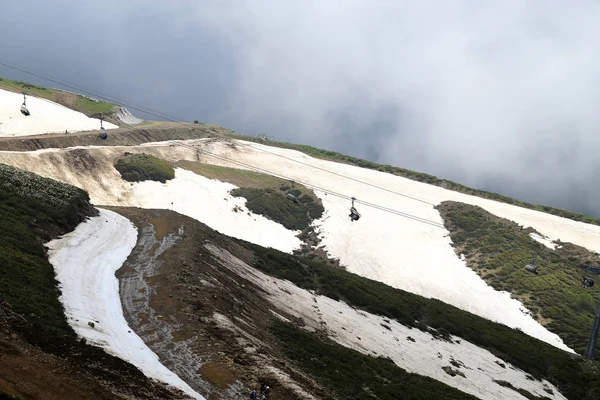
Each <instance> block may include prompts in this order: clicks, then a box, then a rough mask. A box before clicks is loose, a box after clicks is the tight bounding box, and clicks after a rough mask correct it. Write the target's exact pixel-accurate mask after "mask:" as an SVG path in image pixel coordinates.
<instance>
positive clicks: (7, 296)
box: [0, 164, 95, 336]
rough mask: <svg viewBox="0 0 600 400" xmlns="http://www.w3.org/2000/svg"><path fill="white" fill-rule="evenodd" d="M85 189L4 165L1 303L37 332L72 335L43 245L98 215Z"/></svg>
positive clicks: (0, 183)
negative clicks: (88, 217)
mask: <svg viewBox="0 0 600 400" xmlns="http://www.w3.org/2000/svg"><path fill="white" fill-rule="evenodd" d="M88 201H89V198H88V194H87V193H86V192H84V191H83V190H81V189H78V188H75V187H73V186H69V185H66V184H63V183H59V182H56V181H53V180H51V179H46V178H42V177H39V176H37V175H34V174H31V173H28V172H25V171H21V170H18V169H16V168H13V167H10V166H7V165H4V164H0V266H1V268H0V303H5V304H8V306H9V307H10V308H11V309H12V310H13V311H14V312H16V313H17V314H19V315H22V316H24V318H25V319H27V320H28V321H29V322H30V323H31V324H33V325H34V326H36V327H37V328H36V329H40V330H42V331H44V330H48V331H51V332H54V333H58V334H61V335H67V336H70V335H73V332H72V330H71V328H70V327H69V326H68V325H67V321H66V320H65V316H64V313H63V308H62V305H61V304H60V303H59V301H58V296H59V291H58V289H57V287H56V284H57V282H56V280H55V278H54V269H53V267H52V265H51V264H50V263H49V262H48V260H47V257H46V252H45V249H44V247H43V242H44V241H46V240H49V239H50V238H51V237H52V236H55V235H58V234H62V233H65V232H68V231H70V230H72V229H73V228H74V227H75V226H76V225H77V224H78V223H79V222H81V221H82V220H83V219H84V218H85V217H86V216H87V215H92V214H94V213H95V210H94V209H93V208H92V207H91V205H90V204H89V202H88Z"/></svg>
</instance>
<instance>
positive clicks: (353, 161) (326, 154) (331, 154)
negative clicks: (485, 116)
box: [230, 132, 600, 225]
mask: <svg viewBox="0 0 600 400" xmlns="http://www.w3.org/2000/svg"><path fill="white" fill-rule="evenodd" d="M230 134H231V135H235V136H236V137H237V138H240V139H242V140H246V141H249V142H256V143H264V140H263V139H261V138H257V137H254V136H245V135H239V134H236V133H234V132H230ZM268 144H269V146H274V147H280V148H285V149H291V150H297V151H301V152H303V153H305V154H308V155H310V156H312V157H315V158H320V159H324V160H330V161H336V162H340V163H344V164H350V165H355V166H357V167H361V168H368V169H373V170H376V171H380V172H387V173H390V174H393V175H398V176H402V177H404V178H408V179H412V180H415V181H418V182H423V183H428V184H430V185H435V186H440V187H443V188H445V189H448V190H453V191H455V192H460V193H465V194H470V195H473V196H478V197H482V198H486V199H491V200H495V201H499V202H502V203H507V204H513V205H515V206H519V207H524V208H528V209H531V210H536V211H541V212H545V213H548V214H552V215H557V216H559V217H564V218H568V219H571V220H574V221H580V222H585V223H588V224H594V225H600V218H594V217H589V216H587V215H583V214H580V213H575V212H571V211H567V210H562V209H560V208H555V207H549V206H543V205H536V204H531V203H527V202H524V201H519V200H515V199H512V198H510V197H507V196H503V195H501V194H497V193H492V192H488V191H485V190H479V189H473V188H470V187H468V186H465V185H461V184H460V183H456V182H453V181H450V180H447V179H441V178H438V177H436V176H433V175H429V174H425V173H422V172H416V171H411V170H409V169H405V168H400V167H394V166H392V165H383V164H377V163H374V162H372V161H369V160H364V159H361V158H357V157H352V156H347V155H345V154H342V153H338V152H336V151H329V150H323V149H318V148H316V147H312V146H307V145H302V144H295V143H286V142H277V141H274V140H270V141H269V142H268Z"/></svg>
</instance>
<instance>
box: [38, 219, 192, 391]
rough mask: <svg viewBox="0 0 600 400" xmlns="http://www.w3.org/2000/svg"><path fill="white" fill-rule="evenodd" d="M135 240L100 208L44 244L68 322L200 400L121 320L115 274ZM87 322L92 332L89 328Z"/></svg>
mask: <svg viewBox="0 0 600 400" xmlns="http://www.w3.org/2000/svg"><path fill="white" fill-rule="evenodd" d="M136 240H137V230H136V228H135V227H134V225H133V224H132V223H131V222H130V221H129V220H128V219H127V218H125V217H122V216H120V215H119V214H117V213H114V212H112V211H108V210H102V209H100V215H99V216H97V217H92V218H90V219H88V220H87V221H85V222H83V223H81V224H79V225H78V226H77V228H76V229H75V230H74V231H73V232H70V233H68V234H66V235H64V236H62V237H61V238H59V239H55V240H52V241H50V242H48V243H47V244H46V247H48V249H49V251H48V254H49V260H50V262H51V263H52V265H53V266H54V269H55V271H56V274H57V280H58V281H59V283H60V288H61V291H62V296H61V298H60V300H61V302H62V304H63V305H64V307H65V313H66V316H67V320H68V322H69V324H70V325H71V326H72V327H73V329H74V330H75V332H76V333H77V334H78V335H79V336H80V337H83V338H85V339H86V340H87V341H88V342H89V343H92V344H94V345H96V346H100V347H102V348H104V349H105V351H107V352H108V353H110V354H113V355H115V356H117V357H120V358H122V359H123V360H126V361H128V362H130V363H131V364H133V365H135V366H136V367H138V368H139V369H141V370H142V371H143V372H144V374H145V375H146V376H148V377H150V378H154V379H157V380H159V381H162V382H165V383H167V384H169V385H171V386H173V387H175V388H178V389H180V390H182V391H183V392H184V393H186V394H187V395H189V396H191V397H192V398H194V399H202V400H203V399H204V397H202V396H200V395H199V394H198V393H196V392H195V391H194V390H193V389H192V388H190V387H189V386H188V385H187V384H186V383H185V382H183V381H182V380H181V379H180V378H179V377H178V376H177V375H175V374H174V373H172V372H171V371H169V370H168V369H167V368H166V367H165V366H164V365H162V364H161V363H160V361H159V359H158V356H157V355H156V354H154V353H153V352H152V351H151V350H150V349H149V348H148V347H147V346H146V344H145V343H144V342H143V341H142V339H141V338H140V337H139V336H138V335H136V334H135V332H134V331H133V330H132V329H131V328H130V327H129V326H128V325H127V321H126V320H125V317H124V316H123V311H122V308H121V299H120V297H119V282H118V281H117V278H116V276H115V272H116V271H117V270H118V269H119V268H120V267H121V266H122V265H123V263H124V262H125V260H126V259H127V257H128V256H129V254H130V253H131V250H132V249H133V247H134V246H135V243H136ZM90 322H91V323H93V324H94V326H93V327H92V326H90V325H88V323H90Z"/></svg>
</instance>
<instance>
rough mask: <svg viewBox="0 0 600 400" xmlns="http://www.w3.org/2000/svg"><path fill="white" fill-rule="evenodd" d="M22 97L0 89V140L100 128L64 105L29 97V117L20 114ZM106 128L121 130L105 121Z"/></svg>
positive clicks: (93, 120) (97, 124) (98, 122)
mask: <svg viewBox="0 0 600 400" xmlns="http://www.w3.org/2000/svg"><path fill="white" fill-rule="evenodd" d="M21 104H23V95H22V94H18V93H13V92H9V91H6V90H2V89H0V137H12V136H28V135H40V134H44V133H65V131H67V132H70V133H73V132H80V131H90V130H99V129H100V120H99V119H94V118H89V117H88V116H87V115H85V114H83V113H80V112H77V111H73V110H71V109H70V108H67V107H65V106H63V105H61V104H58V103H54V102H52V101H50V100H46V99H41V98H38V97H30V96H27V109H28V110H29V112H30V113H31V115H29V116H25V115H23V114H21V111H20V110H21ZM103 126H104V128H105V129H115V128H118V126H117V125H114V124H111V123H109V122H104V123H103Z"/></svg>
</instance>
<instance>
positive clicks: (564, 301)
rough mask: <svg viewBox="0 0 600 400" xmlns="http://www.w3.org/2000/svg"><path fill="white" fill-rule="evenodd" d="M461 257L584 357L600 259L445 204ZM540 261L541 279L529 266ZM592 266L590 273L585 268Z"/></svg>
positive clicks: (597, 298)
mask: <svg viewBox="0 0 600 400" xmlns="http://www.w3.org/2000/svg"><path fill="white" fill-rule="evenodd" d="M438 209H439V211H440V213H441V215H442V218H443V219H444V222H445V226H446V229H448V230H449V231H450V235H451V236H450V237H451V239H452V242H453V243H454V248H455V250H456V253H457V254H458V255H460V254H464V255H465V257H466V260H467V264H468V265H469V266H470V267H471V268H473V269H474V270H475V271H477V272H478V274H479V275H480V276H481V277H482V278H483V279H484V280H485V281H486V282H487V283H488V284H490V285H491V286H492V287H494V288H495V289H497V290H505V291H507V292H510V293H512V294H513V295H514V296H515V297H517V298H518V299H519V300H521V301H522V302H523V303H524V304H525V306H526V307H527V308H528V309H529V310H531V311H532V313H533V314H534V317H535V318H536V319H537V320H538V321H540V322H541V323H542V324H543V325H545V326H546V327H547V328H548V329H549V330H551V331H552V332H554V333H556V334H558V335H559V336H560V337H561V338H562V339H563V340H564V342H565V343H566V344H567V345H568V346H569V347H571V348H572V349H574V350H575V351H577V352H578V353H580V354H581V353H583V352H584V350H585V347H586V345H587V339H588V336H589V332H590V329H591V326H592V323H593V321H594V314H595V311H596V308H597V306H598V304H599V303H600V291H599V290H598V289H597V287H596V286H594V287H592V288H586V287H584V286H583V285H582V278H583V276H585V275H591V276H594V277H597V278H598V279H596V280H597V281H599V282H600V276H599V275H593V274H592V272H593V271H592V270H591V268H593V267H594V266H596V267H597V266H598V256H597V255H595V254H593V253H591V252H589V251H587V250H586V249H584V248H582V247H579V246H575V245H572V244H570V243H562V244H561V247H559V248H557V249H556V250H552V249H550V248H548V247H546V246H544V245H543V244H541V243H538V242H536V241H535V240H533V239H532V238H531V237H530V236H529V233H530V232H531V230H524V229H523V228H522V227H521V226H519V225H517V224H516V223H514V222H512V221H509V220H506V219H503V218H498V217H496V216H494V215H492V214H490V213H489V212H487V211H485V210H483V209H482V208H480V207H477V206H472V205H468V204H463V203H455V202H444V203H442V204H440V205H439V206H438ZM535 257H537V261H536V264H537V265H538V271H537V274H534V273H531V272H528V271H526V270H525V268H524V267H525V265H527V264H528V263H530V262H531V261H532V260H533V259H534V258H535ZM581 264H587V265H589V266H590V267H591V268H588V269H590V270H589V271H585V270H584V269H583V268H581V267H580V265H581Z"/></svg>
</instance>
